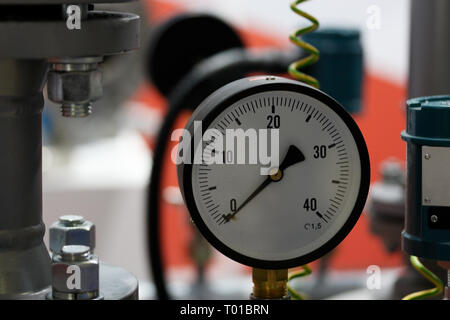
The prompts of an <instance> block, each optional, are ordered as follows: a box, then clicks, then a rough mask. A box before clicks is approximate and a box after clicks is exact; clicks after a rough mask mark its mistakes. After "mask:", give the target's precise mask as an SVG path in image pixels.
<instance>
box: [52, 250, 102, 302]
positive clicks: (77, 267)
mask: <svg viewBox="0 0 450 320" xmlns="http://www.w3.org/2000/svg"><path fill="white" fill-rule="evenodd" d="M69 247H72V248H75V249H77V248H85V249H86V254H83V255H82V256H77V257H76V258H75V259H70V258H69V259H68V258H67V256H65V255H64V250H65V249H66V248H69ZM52 260H53V263H52V289H53V293H54V296H55V294H57V293H67V294H80V293H87V292H94V293H98V291H99V287H100V285H99V277H100V276H99V269H100V268H99V260H98V257H97V256H95V255H93V254H91V253H90V252H89V248H88V247H86V246H65V247H64V248H63V253H62V254H59V255H54V256H53V259H52ZM77 277H79V278H78V279H77Z"/></svg>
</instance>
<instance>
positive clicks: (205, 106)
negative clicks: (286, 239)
mask: <svg viewBox="0 0 450 320" xmlns="http://www.w3.org/2000/svg"><path fill="white" fill-rule="evenodd" d="M253 79H256V80H253ZM268 91H291V92H296V93H301V94H305V95H309V96H311V97H312V98H315V99H317V100H319V101H321V102H322V103H324V104H325V105H326V106H328V107H329V108H331V109H332V110H333V111H334V112H335V113H336V114H337V115H338V116H339V117H340V118H341V119H342V121H343V122H344V123H345V125H346V126H347V127H348V129H349V131H350V133H351V135H352V137H353V139H354V140H355V143H356V146H357V149H358V152H359V158H360V165H361V180H360V186H359V191H358V196H357V198H356V202H355V205H354V207H353V210H352V212H351V213H350V215H349V217H348V218H347V220H346V222H345V223H344V225H343V226H342V228H341V229H340V230H339V231H338V232H337V233H336V234H335V235H334V236H333V237H332V238H331V239H329V240H328V241H327V242H326V243H325V244H323V245H322V246H320V247H319V248H317V249H315V250H313V251H311V252H310V253H308V254H305V255H302V256H299V257H295V258H292V259H286V260H263V259H257V258H253V257H249V256H247V255H244V254H241V253H239V252H237V251H236V250H233V249H232V248H230V247H228V246H227V245H225V244H224V243H223V242H222V241H220V240H219V239H218V238H217V237H216V236H215V235H214V233H213V232H212V231H211V230H210V229H209V228H208V227H207V225H206V223H205V222H204V221H203V218H202V216H201V214H200V212H199V210H198V208H197V205H196V202H195V198H194V193H193V188H192V168H193V164H183V163H182V164H179V165H177V173H178V183H179V186H180V189H181V193H182V195H183V198H184V201H185V204H186V206H187V208H188V211H189V213H190V216H191V218H192V220H193V223H194V224H195V226H196V227H197V228H198V229H199V231H200V232H201V233H202V235H203V236H204V237H205V238H206V239H207V240H208V242H209V243H210V244H211V245H212V246H213V247H214V248H215V249H217V250H218V251H219V252H221V253H222V254H224V255H225V256H227V257H228V258H230V259H232V260H234V261H236V262H239V263H241V264H244V265H247V266H250V267H254V268H263V269H286V268H293V267H298V266H301V265H304V264H307V263H310V262H312V261H314V260H317V259H319V258H320V257H322V256H324V255H325V254H327V253H328V252H330V251H331V250H333V249H334V248H336V247H337V246H338V245H339V244H340V243H341V242H342V241H343V240H344V239H345V238H346V237H347V235H348V234H349V233H350V231H351V230H352V229H353V227H354V226H355V224H356V222H357V221H358V219H359V217H360V216H361V213H362V211H363V209H364V205H365V202H366V199H367V195H368V191H369V185H370V160H369V153H368V150H367V146H366V143H365V140H364V137H363V135H362V133H361V130H360V129H359V127H358V125H357V124H356V122H355V121H354V120H353V118H352V117H351V115H350V114H349V113H347V111H345V109H344V108H343V107H342V106H341V105H340V104H339V103H338V102H337V101H336V100H334V99H333V98H331V97H330V96H328V95H327V94H325V93H323V92H322V91H320V90H318V89H316V88H313V87H311V86H309V85H306V84H303V83H300V82H298V81H294V80H290V79H286V78H282V77H274V76H261V77H260V76H258V77H256V78H255V77H248V78H244V79H240V80H237V81H234V82H232V83H230V84H228V85H226V86H224V87H222V88H220V89H219V90H217V91H216V92H214V93H212V94H211V95H210V96H209V97H208V98H206V99H205V100H204V101H203V102H202V103H201V104H200V105H199V107H198V108H197V109H196V111H195V112H194V113H193V115H192V116H191V118H190V120H189V121H188V123H187V125H186V129H187V130H188V131H189V132H190V133H191V134H192V135H193V133H194V127H193V124H194V121H202V129H203V132H202V134H204V132H205V130H206V129H208V127H209V125H210V124H211V123H212V122H213V121H214V119H215V118H216V117H217V116H219V115H220V114H221V113H222V111H224V110H225V109H226V108H228V107H229V106H231V105H232V104H234V103H235V102H237V101H239V100H241V99H243V98H245V97H248V96H250V95H254V94H258V93H262V92H268ZM192 147H193V146H192V145H191V148H192ZM191 154H193V152H192V153H191Z"/></svg>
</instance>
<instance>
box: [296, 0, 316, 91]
mask: <svg viewBox="0 0 450 320" xmlns="http://www.w3.org/2000/svg"><path fill="white" fill-rule="evenodd" d="M305 1H308V0H296V1H294V2H292V3H291V9H292V11H294V12H295V13H296V14H298V15H299V16H302V17H303V18H305V19H308V20H309V21H310V22H311V23H312V25H310V26H308V27H305V28H302V29H299V30H297V31H295V32H294V33H292V34H291V35H290V36H289V39H290V40H291V42H292V43H293V44H295V45H296V46H298V47H300V48H302V49H304V50H305V51H306V52H308V53H309V55H308V56H307V57H304V58H302V59H300V60H298V61H296V62H293V63H292V64H291V65H290V66H289V74H290V75H291V76H292V77H294V78H295V79H297V80H298V81H301V82H304V83H307V84H309V85H311V86H313V87H316V88H319V86H320V85H319V81H318V80H317V79H316V78H314V77H311V76H309V75H307V74H305V73H303V72H301V71H300V69H302V68H304V67H306V66H309V65H311V64H313V63H315V62H316V61H317V60H319V50H317V48H316V47H314V46H313V45H311V44H309V43H307V42H305V41H303V40H301V38H300V36H302V35H305V34H307V33H310V32H313V31H314V30H316V29H317V28H318V27H319V21H317V19H316V18H314V17H313V16H311V15H310V14H308V13H306V12H304V11H302V10H300V9H299V8H298V5H299V4H300V3H302V2H305Z"/></svg>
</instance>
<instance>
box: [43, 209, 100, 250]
mask: <svg viewBox="0 0 450 320" xmlns="http://www.w3.org/2000/svg"><path fill="white" fill-rule="evenodd" d="M49 231H50V236H49V237H50V250H51V251H52V252H53V254H60V253H61V249H62V247H64V246H66V245H84V246H87V247H89V248H90V251H91V252H94V249H95V225H94V224H93V223H92V222H90V221H86V220H84V218H83V217H81V216H76V215H67V216H61V217H60V218H59V221H57V222H55V223H53V224H52V225H51V227H50V229H49Z"/></svg>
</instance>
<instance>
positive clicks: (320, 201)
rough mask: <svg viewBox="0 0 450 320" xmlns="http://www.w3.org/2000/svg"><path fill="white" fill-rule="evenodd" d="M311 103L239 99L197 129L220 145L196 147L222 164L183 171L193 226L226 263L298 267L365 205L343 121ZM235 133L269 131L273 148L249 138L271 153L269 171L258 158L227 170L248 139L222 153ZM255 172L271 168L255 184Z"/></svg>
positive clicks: (289, 98)
mask: <svg viewBox="0 0 450 320" xmlns="http://www.w3.org/2000/svg"><path fill="white" fill-rule="evenodd" d="M316 92H319V91H316ZM320 96H321V95H320V94H317V95H315V96H314V97H313V96H312V95H310V94H307V93H304V92H298V91H292V90H263V91H262V92H257V93H253V94H252V93H249V94H248V95H247V96H244V97H242V98H240V99H238V100H237V101H233V102H230V103H229V104H225V105H223V106H222V107H221V110H219V111H217V110H216V115H215V116H214V117H213V118H212V119H211V120H210V121H209V123H206V127H204V128H203V130H204V131H205V129H215V130H216V131H214V132H216V134H219V133H220V134H222V135H223V137H224V139H223V141H224V142H223V144H219V143H217V145H216V142H217V141H219V140H218V139H216V138H212V139H209V141H204V145H203V147H204V148H205V150H208V148H209V150H214V151H213V154H215V152H221V153H223V160H224V161H225V162H226V163H209V162H203V163H200V164H193V165H192V166H191V170H189V171H190V181H189V184H190V188H189V189H192V198H193V203H194V204H195V207H196V211H195V214H194V215H193V217H194V221H195V222H196V223H197V222H198V220H201V229H204V231H206V234H207V235H206V236H207V238H208V239H209V240H210V241H212V244H213V245H215V246H216V248H218V249H219V250H220V251H222V252H223V253H225V254H227V255H228V256H230V257H231V258H233V259H235V260H238V261H239V262H241V263H244V264H248V265H251V266H256V267H270V268H274V267H292V266H294V265H298V263H299V262H301V263H307V262H310V261H308V260H311V259H313V258H314V259H315V258H318V257H319V255H322V254H324V253H325V252H326V251H329V250H330V249H331V248H333V247H334V246H336V245H337V244H338V243H339V242H340V241H341V240H342V239H341V238H343V237H342V233H344V232H345V235H346V234H347V233H348V232H349V230H350V229H351V227H353V225H354V223H355V222H356V219H357V218H358V217H359V214H360V213H361V210H362V205H361V203H358V202H361V198H363V203H364V201H365V198H366V195H367V191H366V190H364V189H365V188H366V186H365V184H368V183H366V182H367V180H368V177H367V175H368V170H367V168H368V162H367V164H366V163H365V161H366V160H367V159H366V154H364V155H363V156H361V141H358V139H359V138H360V137H359V136H358V138H356V139H355V132H354V130H355V127H349V121H350V119H351V118H350V117H346V118H343V117H342V115H343V113H342V109H336V108H337V107H336V106H333V107H330V105H329V104H328V103H329V101H325V102H324V101H323V100H322V99H319V98H318V97H320ZM339 108H340V107H339ZM336 110H338V111H339V112H340V114H338V113H337V112H336ZM352 125H354V123H353V122H352ZM203 126H205V123H203ZM356 128H357V127H356ZM238 129H242V130H243V131H244V132H250V131H254V130H256V132H259V129H267V130H268V131H267V132H268V134H269V135H270V131H271V130H278V139H276V142H275V140H270V139H266V140H264V139H263V138H264V136H257V139H259V141H258V143H259V144H261V143H266V144H268V148H269V149H270V150H276V149H277V148H274V147H273V143H274V142H275V143H277V145H278V158H279V162H278V165H277V166H271V165H270V164H267V163H266V162H265V163H264V164H263V163H262V159H263V158H262V157H258V159H257V161H256V163H254V162H253V163H251V161H250V158H249V155H248V154H246V158H245V163H244V164H238V163H236V162H237V156H236V155H235V154H234V153H239V152H242V151H243V150H242V149H243V148H245V150H248V149H249V143H250V138H248V139H247V140H246V144H245V147H243V145H235V148H234V149H233V150H232V152H230V150H227V149H226V148H224V146H225V145H226V142H225V141H226V140H227V139H226V137H228V136H227V132H237V131H236V130H238ZM248 129H250V131H248ZM228 130H231V131H228ZM358 133H359V131H358ZM275 136H276V135H275ZM253 143H255V141H253ZM363 144H364V143H363ZM364 148H365V145H364ZM216 149H217V151H216ZM365 151H366V150H365ZM362 157H363V158H364V159H362ZM362 160H364V161H362ZM262 167H265V168H268V167H271V171H270V173H271V174H272V175H263V174H262V172H261V168H262ZM188 180H189V179H188ZM363 184H364V185H363ZM364 192H365V193H366V194H365V195H364ZM185 193H186V192H185ZM361 193H363V195H362V196H361ZM357 204H358V208H357V209H356V212H355V206H356V205H357ZM358 211H359V212H358ZM349 224H351V225H349ZM204 234H205V232H204ZM338 234H340V236H337V235H338ZM345 235H344V236H345Z"/></svg>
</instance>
